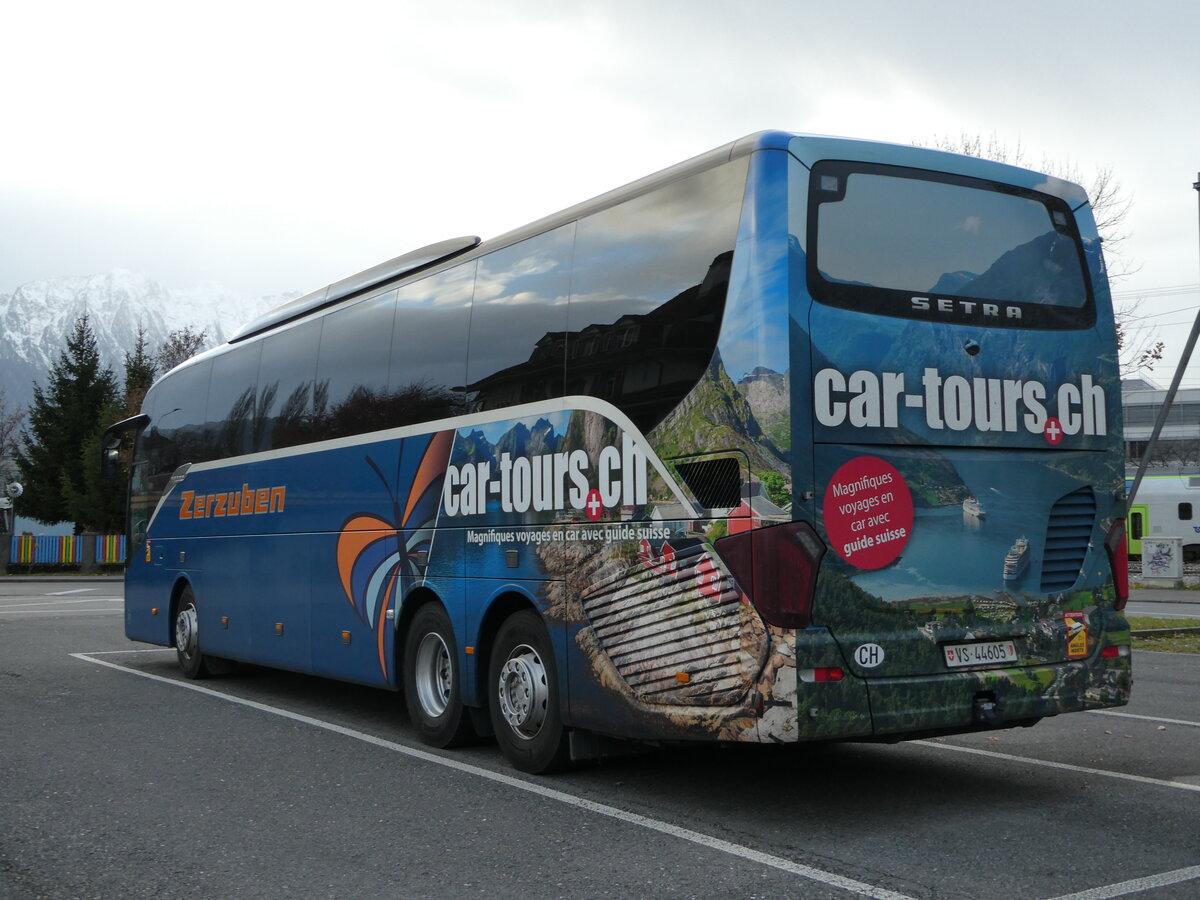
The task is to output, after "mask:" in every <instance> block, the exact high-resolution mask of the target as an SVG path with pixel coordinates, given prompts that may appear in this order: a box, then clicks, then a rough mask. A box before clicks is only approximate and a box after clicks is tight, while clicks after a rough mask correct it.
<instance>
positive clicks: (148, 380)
mask: <svg viewBox="0 0 1200 900" xmlns="http://www.w3.org/2000/svg"><path fill="white" fill-rule="evenodd" d="M157 373H158V366H157V365H156V364H155V361H154V357H152V356H151V355H150V354H149V353H148V352H147V347H146V329H145V328H144V327H143V326H141V325H139V326H138V332H137V342H136V343H135V344H134V346H133V352H132V353H129V352H128V351H126V353H125V417H126V418H127V417H129V416H136V415H137V414H138V413H139V412H140V411H141V409H142V401H143V400H145V399H146V391H148V390H150V385H151V384H153V383H154V376H155V375H156V374H157Z"/></svg>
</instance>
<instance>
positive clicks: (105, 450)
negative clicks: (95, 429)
mask: <svg viewBox="0 0 1200 900" xmlns="http://www.w3.org/2000/svg"><path fill="white" fill-rule="evenodd" d="M149 423H150V417H149V416H147V415H145V414H142V415H137V416H132V417H130V418H128V419H122V420H121V421H120V422H117V423H116V424H115V425H109V426H108V428H107V429H106V430H105V432H104V435H103V437H101V438H100V476H101V477H102V478H114V477H116V476H117V475H118V474H120V471H121V444H122V443H123V442H124V441H125V436H126V435H128V434H137V433H138V432H139V431H141V430H142V429H143V428H145V427H146V426H147V425H148V424H149Z"/></svg>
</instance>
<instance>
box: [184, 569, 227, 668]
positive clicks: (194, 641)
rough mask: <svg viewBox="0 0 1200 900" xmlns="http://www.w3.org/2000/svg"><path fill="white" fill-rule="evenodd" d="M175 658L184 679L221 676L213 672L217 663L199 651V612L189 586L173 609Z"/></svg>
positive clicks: (194, 596)
mask: <svg viewBox="0 0 1200 900" xmlns="http://www.w3.org/2000/svg"><path fill="white" fill-rule="evenodd" d="M175 658H176V659H177V660H178V661H179V668H180V669H181V670H182V671H183V675H184V677H185V678H208V677H209V676H210V675H217V674H223V672H222V671H216V670H215V668H217V667H219V663H218V661H217V660H214V659H212V658H210V657H208V656H206V655H205V654H204V653H203V652H202V651H201V650H200V612H199V610H198V609H197V608H196V595H195V594H194V593H193V592H192V588H191V586H190V585H189V586H186V587H184V589H183V592H182V593H181V594H180V595H179V603H178V604H177V605H176V607H175ZM222 662H223V661H222ZM214 663H217V667H214Z"/></svg>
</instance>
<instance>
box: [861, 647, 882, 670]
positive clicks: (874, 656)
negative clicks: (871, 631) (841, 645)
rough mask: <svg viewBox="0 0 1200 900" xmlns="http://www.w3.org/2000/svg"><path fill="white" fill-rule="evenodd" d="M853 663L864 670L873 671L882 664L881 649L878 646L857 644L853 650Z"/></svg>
mask: <svg viewBox="0 0 1200 900" xmlns="http://www.w3.org/2000/svg"><path fill="white" fill-rule="evenodd" d="M854 661H855V662H856V663H858V664H859V666H861V667H862V668H864V669H873V668H875V667H876V666H877V665H879V664H880V663H881V662H883V648H882V647H880V646H879V645H878V644H859V645H858V647H857V648H855V650H854Z"/></svg>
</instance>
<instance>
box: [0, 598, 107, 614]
mask: <svg viewBox="0 0 1200 900" xmlns="http://www.w3.org/2000/svg"><path fill="white" fill-rule="evenodd" d="M48 596H51V597H53V596H55V595H54V594H50V595H48ZM124 602H125V601H124V598H122V597H81V598H80V599H78V600H22V601H20V602H19V603H11V604H7V603H5V604H0V612H10V611H11V612H19V611H20V608H21V607H29V608H31V609H32V608H35V607H43V606H63V605H66V604H71V603H74V604H79V603H124Z"/></svg>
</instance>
